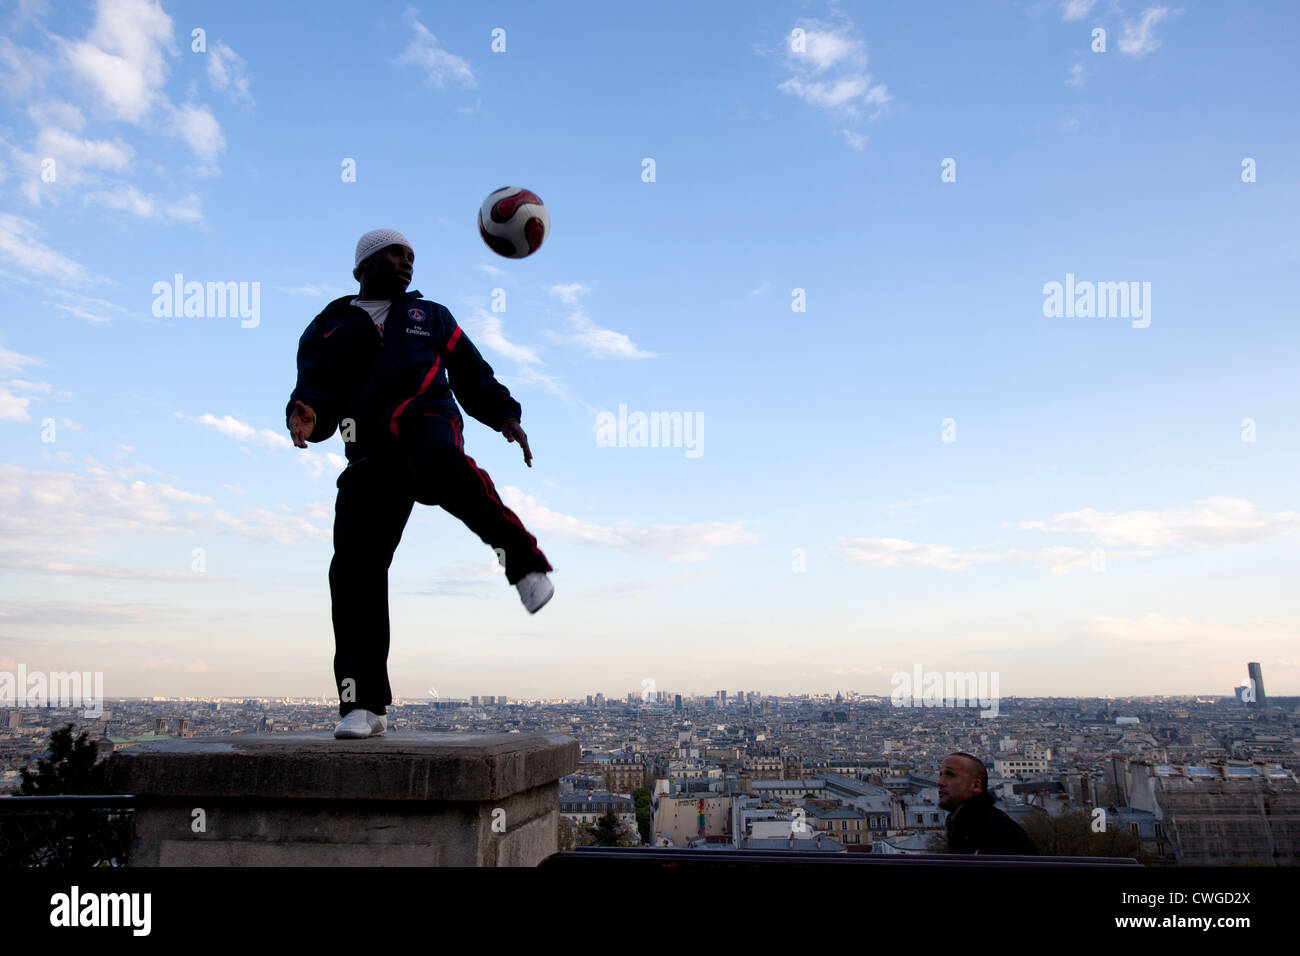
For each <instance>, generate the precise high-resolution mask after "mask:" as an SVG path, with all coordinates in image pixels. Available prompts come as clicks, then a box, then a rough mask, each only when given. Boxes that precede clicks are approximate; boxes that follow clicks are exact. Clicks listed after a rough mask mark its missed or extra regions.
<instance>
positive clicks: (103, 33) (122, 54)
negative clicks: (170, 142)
mask: <svg viewBox="0 0 1300 956" xmlns="http://www.w3.org/2000/svg"><path fill="white" fill-rule="evenodd" d="M56 39H57V40H58V41H59V43H60V44H61V45H62V47H63V54H64V58H65V60H66V61H67V63H68V65H69V66H70V67H71V69H72V71H73V72H74V73H75V74H77V75H79V76H80V77H81V78H82V79H84V80H86V81H87V82H88V83H89V84H90V85H91V87H92V88H93V89H94V90H95V91H96V92H97V93H98V94H99V97H100V99H101V101H102V102H103V104H104V105H105V106H107V107H108V109H109V111H110V113H111V114H112V115H113V116H114V117H115V118H117V119H123V120H126V121H128V122H131V123H138V122H140V121H141V120H143V119H144V118H145V116H146V115H148V113H149V112H150V111H151V110H152V109H153V107H154V106H155V105H156V103H157V101H158V100H159V99H160V97H161V89H162V85H163V83H164V82H165V81H166V78H167V60H166V58H167V57H168V56H177V55H178V52H179V51H178V50H177V48H176V43H175V41H174V40H173V39H172V20H171V17H169V16H168V15H167V14H166V13H165V12H164V11H163V9H162V7H161V6H159V5H158V3H157V2H156V0H99V4H98V6H97V11H96V18H95V25H94V26H93V27H92V28H91V30H90V33H89V34H88V35H87V36H86V39H84V40H80V41H69V40H64V39H62V38H57V37H56Z"/></svg>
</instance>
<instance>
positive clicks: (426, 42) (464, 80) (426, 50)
mask: <svg viewBox="0 0 1300 956" xmlns="http://www.w3.org/2000/svg"><path fill="white" fill-rule="evenodd" d="M407 19H408V20H409V22H410V23H411V25H412V27H413V28H414V30H415V38H414V39H412V40H411V42H410V44H409V45H408V46H407V48H406V50H405V51H404V52H403V53H402V54H401V56H399V57H398V58H397V62H398V64H399V65H405V64H412V65H414V66H416V67H419V68H420V69H422V70H424V75H425V79H426V80H427V81H428V82H429V83H430V84H431V85H433V86H436V87H437V88H438V89H440V90H441V89H444V88H445V87H446V85H447V84H448V83H449V82H451V83H454V84H456V85H457V86H462V87H470V88H472V87H474V86H477V81H476V80H475V78H474V71H473V70H471V69H470V66H469V63H467V62H466V61H465V60H463V59H461V58H460V57H458V56H456V55H455V54H454V53H449V52H448V51H447V50H444V49H443V48H442V47H441V46H439V45H438V38H437V37H436V36H434V35H433V34H432V33H430V32H429V31H428V30H427V29H426V28H425V26H424V24H422V23H421V22H420V21H419V20H416V19H415V16H414V12H413V11H410V10H408V11H407Z"/></svg>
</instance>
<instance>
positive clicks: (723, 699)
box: [718, 690, 727, 707]
mask: <svg viewBox="0 0 1300 956" xmlns="http://www.w3.org/2000/svg"><path fill="white" fill-rule="evenodd" d="M718 706H719V707H726V706H727V692H726V691H725V690H720V691H718Z"/></svg>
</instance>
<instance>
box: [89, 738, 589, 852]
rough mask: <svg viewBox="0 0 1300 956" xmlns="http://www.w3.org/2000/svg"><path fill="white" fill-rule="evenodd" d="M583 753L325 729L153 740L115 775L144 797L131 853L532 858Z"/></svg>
mask: <svg viewBox="0 0 1300 956" xmlns="http://www.w3.org/2000/svg"><path fill="white" fill-rule="evenodd" d="M579 756H580V748H579V745H578V742H577V741H576V740H574V739H573V738H572V737H569V736H567V735H564V734H544V735H522V734H487V735H475V734H431V733H420V732H416V731H390V732H389V733H388V734H386V735H385V736H383V737H371V738H367V739H365V740H335V739H334V736H333V734H332V733H331V732H329V731H319V732H317V733H308V734H265V735H257V736H247V737H245V736H232V737H194V738H189V739H177V740H165V741H150V742H147V743H142V744H138V745H136V746H132V747H128V748H126V749H124V750H121V751H118V752H116V753H114V754H112V755H111V756H110V757H109V764H108V778H109V786H110V787H111V788H112V789H113V790H114V791H116V792H118V793H131V794H134V795H135V797H136V803H137V809H136V813H135V816H136V822H135V839H134V841H133V843H132V849H131V865H132V866H258V865H264V866H349V865H360V866H420V865H426V866H535V865H536V864H537V863H539V862H541V860H543V859H545V858H546V857H547V856H549V855H550V854H552V853H554V852H555V850H556V825H557V823H558V818H559V783H558V781H559V778H560V777H562V776H564V775H565V774H567V773H571V772H573V771H574V770H575V769H577V765H578V759H579ZM196 811H202V812H201V813H197V812H196ZM197 821H201V824H202V825H201V828H199V829H197V831H196V826H198V822H197Z"/></svg>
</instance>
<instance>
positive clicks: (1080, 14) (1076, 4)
mask: <svg viewBox="0 0 1300 956" xmlns="http://www.w3.org/2000/svg"><path fill="white" fill-rule="evenodd" d="M1096 4H1097V0H1065V2H1064V3H1062V4H1061V16H1062V18H1063V19H1065V20H1067V21H1068V20H1082V19H1083V18H1084V17H1086V16H1087V15H1088V14H1089V13H1090V12H1091V11H1092V8H1093V7H1094V6H1096Z"/></svg>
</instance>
